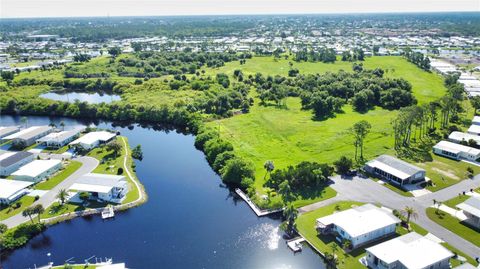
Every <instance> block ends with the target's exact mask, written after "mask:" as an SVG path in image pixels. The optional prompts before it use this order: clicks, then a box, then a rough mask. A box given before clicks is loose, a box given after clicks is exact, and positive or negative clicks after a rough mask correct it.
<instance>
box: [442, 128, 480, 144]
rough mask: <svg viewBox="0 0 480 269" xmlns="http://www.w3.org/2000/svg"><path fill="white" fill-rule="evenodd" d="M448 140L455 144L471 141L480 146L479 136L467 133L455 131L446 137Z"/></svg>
mask: <svg viewBox="0 0 480 269" xmlns="http://www.w3.org/2000/svg"><path fill="white" fill-rule="evenodd" d="M448 140H450V141H452V142H455V143H465V142H468V141H470V140H473V141H475V142H476V143H477V145H479V146H480V136H478V135H473V134H469V133H462V132H457V131H455V132H452V133H451V134H450V135H449V136H448Z"/></svg>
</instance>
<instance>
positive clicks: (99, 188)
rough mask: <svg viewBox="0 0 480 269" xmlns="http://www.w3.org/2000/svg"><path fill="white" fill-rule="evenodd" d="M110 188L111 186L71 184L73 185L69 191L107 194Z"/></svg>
mask: <svg viewBox="0 0 480 269" xmlns="http://www.w3.org/2000/svg"><path fill="white" fill-rule="evenodd" d="M112 188H113V187H112V186H101V185H92V184H83V183H73V185H72V186H71V187H70V188H69V189H71V190H77V191H86V192H98V193H109V192H110V190H112Z"/></svg>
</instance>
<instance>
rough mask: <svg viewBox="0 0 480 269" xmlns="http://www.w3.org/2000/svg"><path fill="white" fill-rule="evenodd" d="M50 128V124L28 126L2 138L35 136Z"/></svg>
mask: <svg viewBox="0 0 480 269" xmlns="http://www.w3.org/2000/svg"><path fill="white" fill-rule="evenodd" d="M50 129H52V127H50V126H32V127H30V128H27V129H23V130H21V131H20V132H17V133H14V134H11V135H9V136H6V137H4V139H16V138H21V139H29V138H30V137H33V136H36V135H38V134H40V133H44V132H46V131H48V130H50Z"/></svg>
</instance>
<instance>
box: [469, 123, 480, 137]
mask: <svg viewBox="0 0 480 269" xmlns="http://www.w3.org/2000/svg"><path fill="white" fill-rule="evenodd" d="M467 133H469V134H473V135H480V125H475V124H472V125H470V128H468V130H467Z"/></svg>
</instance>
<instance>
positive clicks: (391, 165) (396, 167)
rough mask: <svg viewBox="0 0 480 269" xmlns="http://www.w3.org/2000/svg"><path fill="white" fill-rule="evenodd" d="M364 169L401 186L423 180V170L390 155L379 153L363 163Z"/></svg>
mask: <svg viewBox="0 0 480 269" xmlns="http://www.w3.org/2000/svg"><path fill="white" fill-rule="evenodd" d="M365 171H367V172H369V173H372V174H374V175H376V176H379V177H380V178H383V179H386V180H389V181H390V182H392V183H394V184H397V185H400V186H403V185H408V184H415V183H419V182H423V181H425V170H424V169H422V168H419V167H417V166H415V165H412V164H409V163H407V162H405V161H402V160H400V159H397V158H395V157H392V156H390V155H381V156H378V157H377V158H376V159H373V160H371V161H369V162H368V163H366V164H365Z"/></svg>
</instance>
